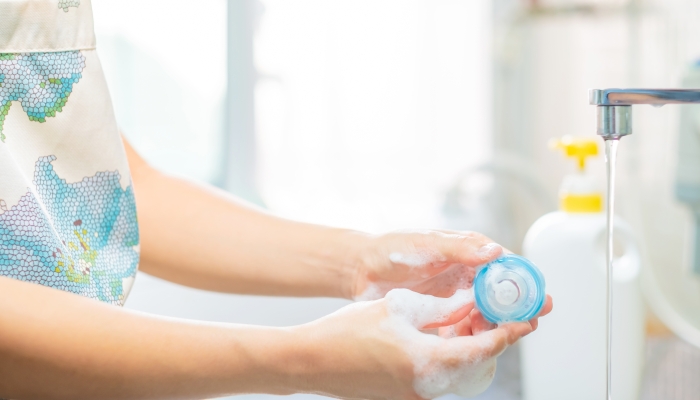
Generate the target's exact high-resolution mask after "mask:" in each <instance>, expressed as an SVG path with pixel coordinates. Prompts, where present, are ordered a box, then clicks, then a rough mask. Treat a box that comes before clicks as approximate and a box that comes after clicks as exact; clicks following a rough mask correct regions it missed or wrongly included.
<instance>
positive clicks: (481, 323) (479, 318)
mask: <svg viewBox="0 0 700 400" xmlns="http://www.w3.org/2000/svg"><path fill="white" fill-rule="evenodd" d="M469 319H470V320H471V326H472V334H474V335H478V334H480V333H482V332H485V331H490V330H492V329H494V328H496V324H494V323H492V322H489V321H488V320H487V319H486V318H484V316H483V315H482V314H481V312H480V311H479V310H477V309H474V310H472V312H471V313H470V314H469Z"/></svg>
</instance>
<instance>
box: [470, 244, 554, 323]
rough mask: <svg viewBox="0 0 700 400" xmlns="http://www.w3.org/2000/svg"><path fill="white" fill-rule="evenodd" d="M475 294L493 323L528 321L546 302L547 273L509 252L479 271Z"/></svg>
mask: <svg viewBox="0 0 700 400" xmlns="http://www.w3.org/2000/svg"><path fill="white" fill-rule="evenodd" d="M474 297H475V300H476V307H477V308H478V309H479V311H481V314H483V316H484V318H486V319H487V320H488V321H490V322H493V323H500V322H521V321H528V320H530V319H532V318H534V317H535V316H536V315H537V313H539V312H540V310H541V309H542V306H543V305H544V300H545V297H546V295H545V288H544V276H543V275H542V272H540V270H539V269H538V268H537V267H536V266H535V264H533V263H532V262H531V261H530V260H528V259H527V258H525V257H520V256H516V255H514V254H508V255H506V256H503V257H501V258H499V259H497V260H495V261H492V262H490V263H488V264H486V265H485V266H484V267H483V268H481V270H479V272H478V273H477V275H476V278H475V279H474Z"/></svg>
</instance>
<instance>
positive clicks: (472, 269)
mask: <svg viewBox="0 0 700 400" xmlns="http://www.w3.org/2000/svg"><path fill="white" fill-rule="evenodd" d="M365 243H366V244H365V245H364V246H363V247H362V248H361V250H360V251H359V254H358V255H357V257H356V260H357V261H356V269H355V271H356V273H355V278H354V280H353V282H352V287H351V289H350V292H351V294H352V297H353V298H354V299H355V300H373V299H378V298H381V297H383V296H384V295H385V294H386V293H387V292H389V290H391V289H393V288H409V289H411V290H413V291H415V292H419V293H423V294H432V295H435V296H438V297H449V296H451V295H452V294H453V293H454V292H455V291H456V290H457V289H467V288H470V287H471V285H472V281H473V279H474V275H475V273H476V268H477V267H478V266H480V265H483V264H485V263H488V262H490V261H493V260H495V259H496V258H498V257H499V256H500V255H501V254H502V253H503V248H502V247H501V246H499V245H498V244H496V243H494V242H493V240H491V239H489V238H487V237H486V236H484V235H481V234H479V233H476V232H453V231H436V230H426V231H400V232H392V233H388V234H385V235H380V236H373V237H371V238H370V239H369V240H368V241H366V242H365Z"/></svg>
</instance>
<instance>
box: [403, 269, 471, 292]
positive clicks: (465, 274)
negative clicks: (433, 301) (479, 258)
mask: <svg viewBox="0 0 700 400" xmlns="http://www.w3.org/2000/svg"><path fill="white" fill-rule="evenodd" d="M475 275H476V268H474V267H468V266H466V265H464V264H452V265H450V266H449V267H448V268H446V269H445V270H443V271H442V272H440V273H439V274H437V275H435V276H433V277H432V278H430V279H427V280H425V281H423V282H421V283H419V284H417V285H415V286H412V287H411V290H413V291H416V292H419V293H425V294H432V295H433V296H437V297H450V296H452V295H453V294H454V293H455V292H456V291H457V290H458V289H468V288H470V287H472V284H473V282H474V276H475Z"/></svg>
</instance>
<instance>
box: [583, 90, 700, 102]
mask: <svg viewBox="0 0 700 400" xmlns="http://www.w3.org/2000/svg"><path fill="white" fill-rule="evenodd" d="M588 100H589V102H590V104H592V105H595V106H631V105H634V104H651V105H654V106H662V105H664V104H694V103H700V89H591V90H589V91H588Z"/></svg>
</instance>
